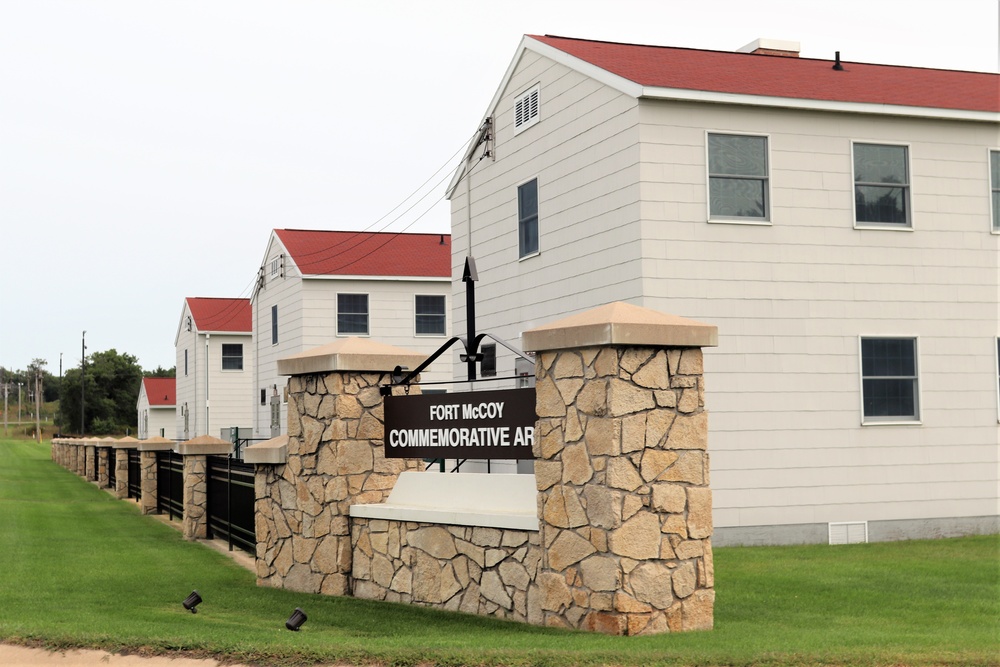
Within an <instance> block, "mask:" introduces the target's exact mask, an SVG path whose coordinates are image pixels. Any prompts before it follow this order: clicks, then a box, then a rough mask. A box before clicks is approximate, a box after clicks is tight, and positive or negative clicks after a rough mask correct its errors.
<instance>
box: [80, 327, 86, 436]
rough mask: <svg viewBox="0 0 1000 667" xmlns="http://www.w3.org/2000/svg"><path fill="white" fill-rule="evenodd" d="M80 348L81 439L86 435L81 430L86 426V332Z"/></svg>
mask: <svg viewBox="0 0 1000 667" xmlns="http://www.w3.org/2000/svg"><path fill="white" fill-rule="evenodd" d="M80 347H81V348H82V352H81V356H80V437H81V438H82V437H83V436H84V435H86V431H84V430H83V429H84V424H86V421H85V420H84V416H83V415H84V408H85V406H86V403H84V396H85V392H84V389H83V388H84V387H85V386H86V385H87V332H86V331H84V332H83V338H82V339H81V340H80Z"/></svg>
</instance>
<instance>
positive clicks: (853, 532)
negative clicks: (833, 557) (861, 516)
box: [830, 521, 868, 544]
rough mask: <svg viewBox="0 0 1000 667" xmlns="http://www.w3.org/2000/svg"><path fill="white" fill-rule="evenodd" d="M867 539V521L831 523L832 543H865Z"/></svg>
mask: <svg viewBox="0 0 1000 667" xmlns="http://www.w3.org/2000/svg"><path fill="white" fill-rule="evenodd" d="M867 541H868V522H867V521H845V522H843V523H831V524H830V544H864V543H865V542H867Z"/></svg>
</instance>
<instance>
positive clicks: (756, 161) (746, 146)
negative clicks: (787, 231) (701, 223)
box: [708, 133, 770, 222]
mask: <svg viewBox="0 0 1000 667" xmlns="http://www.w3.org/2000/svg"><path fill="white" fill-rule="evenodd" d="M767 174H768V165H767V137H758V136H746V135H740V134H716V133H709V135H708V215H709V219H712V220H733V221H739V222H766V221H767V220H769V217H770V211H769V210H768V209H769V204H768V175H767Z"/></svg>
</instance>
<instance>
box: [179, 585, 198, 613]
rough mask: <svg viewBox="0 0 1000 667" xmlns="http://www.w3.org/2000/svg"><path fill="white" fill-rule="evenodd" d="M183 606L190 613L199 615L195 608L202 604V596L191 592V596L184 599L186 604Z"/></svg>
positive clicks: (196, 592)
mask: <svg viewBox="0 0 1000 667" xmlns="http://www.w3.org/2000/svg"><path fill="white" fill-rule="evenodd" d="M182 604H183V605H184V608H185V609H187V610H188V611H189V612H191V613H192V614H197V613H198V610H197V609H195V607H197V606H198V605H200V604H201V596H200V595H198V591H191V595H189V596H187V597H186V598H184V602H183V603H182Z"/></svg>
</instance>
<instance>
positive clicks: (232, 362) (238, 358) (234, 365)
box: [222, 343, 243, 371]
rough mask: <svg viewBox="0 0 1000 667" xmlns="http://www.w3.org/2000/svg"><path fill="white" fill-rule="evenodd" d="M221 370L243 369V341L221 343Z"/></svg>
mask: <svg viewBox="0 0 1000 667" xmlns="http://www.w3.org/2000/svg"><path fill="white" fill-rule="evenodd" d="M222 370H224V371H241V370H243V343H223V344H222Z"/></svg>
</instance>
